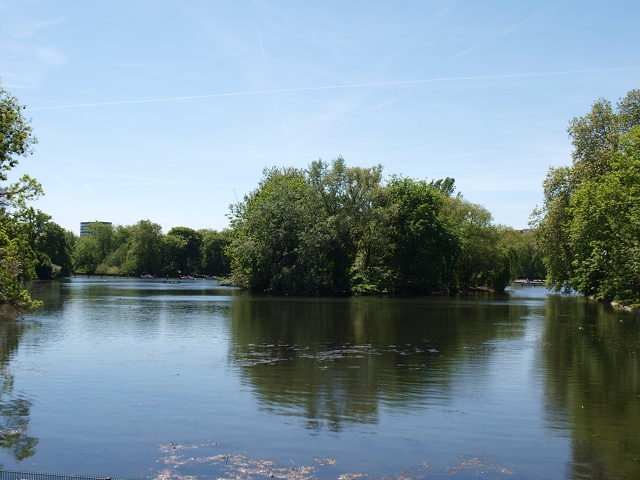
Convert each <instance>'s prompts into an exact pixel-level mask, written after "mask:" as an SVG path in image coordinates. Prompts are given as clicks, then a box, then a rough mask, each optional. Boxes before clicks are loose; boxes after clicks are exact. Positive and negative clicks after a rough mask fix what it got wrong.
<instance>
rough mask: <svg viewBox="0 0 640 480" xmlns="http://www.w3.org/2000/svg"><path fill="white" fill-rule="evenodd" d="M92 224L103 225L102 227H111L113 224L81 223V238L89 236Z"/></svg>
mask: <svg viewBox="0 0 640 480" xmlns="http://www.w3.org/2000/svg"><path fill="white" fill-rule="evenodd" d="M92 223H101V224H102V225H111V222H99V221H97V220H95V221H93V222H80V236H81V237H86V236H87V235H89V230H88V229H89V225H91V224H92Z"/></svg>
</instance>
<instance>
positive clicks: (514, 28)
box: [453, 0, 579, 60]
mask: <svg viewBox="0 0 640 480" xmlns="http://www.w3.org/2000/svg"><path fill="white" fill-rule="evenodd" d="M577 1H579V0H567V1H564V2H560V3H557V4H555V5H551V6H549V7H546V8H543V9H542V10H539V11H537V12H535V13H533V14H532V15H529V16H528V17H527V18H525V19H524V20H522V21H521V22H518V23H515V24H514V25H512V26H510V27H508V28H506V29H505V30H503V31H502V32H499V33H497V34H495V35H493V36H491V37H489V38H488V39H486V40H483V41H482V42H480V43H477V44H475V45H473V46H471V47H469V48H467V49H466V50H463V51H462V52H460V53H458V54H457V55H456V56H455V57H454V58H453V59H454V60H458V59H460V58H461V57H464V56H465V55H468V54H469V53H471V52H473V51H475V50H478V49H480V48H482V47H484V46H485V45H488V44H490V43H493V42H495V41H496V40H499V39H500V38H502V37H506V36H508V35H510V34H512V33H514V32H516V31H517V30H519V29H520V28H522V26H524V25H526V24H527V23H529V22H530V21H531V20H533V19H534V18H536V17H539V16H541V15H544V14H545V13H547V12H550V11H552V10H556V9H558V8H561V7H564V6H565V5H568V4H570V3H575V2H577Z"/></svg>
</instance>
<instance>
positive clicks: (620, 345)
mask: <svg viewBox="0 0 640 480" xmlns="http://www.w3.org/2000/svg"><path fill="white" fill-rule="evenodd" d="M34 290H35V295H36V296H37V297H39V298H41V299H43V300H44V301H45V307H43V308H42V309H40V310H38V311H37V312H35V313H33V314H28V315H24V316H22V317H21V318H18V319H14V320H11V319H6V318H3V319H2V320H1V321H0V348H1V350H0V395H1V396H0V468H4V469H16V470H27V471H36V472H49V473H67V474H82V475H94V476H104V477H106V476H111V477H128V478H159V479H163V478H184V477H190V478H192V477H196V478H203V479H204V478H270V477H274V478H345V479H346V478H383V477H384V478H431V477H440V476H445V477H453V478H476V477H487V478H508V477H514V476H517V477H518V478H530V479H543V478H549V479H557V478H621V479H622V478H640V323H639V321H638V318H637V317H636V315H635V314H631V313H626V312H622V311H617V310H613V309H612V308H609V307H607V306H604V305H600V304H597V303H592V302H587V301H585V300H584V299H582V298H579V297H562V296H559V295H553V294H549V293H548V292H547V291H546V290H544V289H543V288H540V287H536V288H533V287H524V288H523V287H517V288H515V289H513V290H511V291H508V292H507V293H506V294H503V295H497V294H495V295H494V294H473V295H460V296H452V297H430V298H417V299H392V298H349V299H315V298H313V299H309V298H302V299H300V298H272V297H256V296H250V295H248V294H247V293H245V292H242V291H240V290H236V289H233V288H228V287H221V286H219V285H218V284H217V283H215V282H211V281H203V280H197V281H187V282H184V281H183V282H182V283H163V282H162V281H161V280H137V279H136V280H126V279H117V280H103V279H99V278H96V279H80V278H77V279H72V280H69V281H64V282H56V283H45V284H38V285H36V286H35V287H34Z"/></svg>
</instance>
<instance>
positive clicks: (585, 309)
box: [541, 298, 640, 478]
mask: <svg viewBox="0 0 640 480" xmlns="http://www.w3.org/2000/svg"><path fill="white" fill-rule="evenodd" d="M546 307H547V319H546V322H545V329H544V340H545V345H546V347H545V348H544V349H543V351H542V355H541V362H542V365H543V370H544V373H545V376H544V378H545V390H546V391H545V396H546V399H547V405H546V407H547V411H546V413H547V415H548V419H549V420H550V426H551V428H555V427H556V425H557V422H558V419H561V418H563V417H564V418H565V419H566V422H567V423H568V425H569V427H570V429H569V430H570V436H571V450H572V459H571V461H570V462H569V471H568V472H567V477H569V478H640V427H639V426H640V323H639V322H638V318H637V316H636V315H635V314H632V313H628V312H624V311H621V310H616V309H614V308H612V307H610V306H607V305H603V304H600V303H596V302H589V301H586V300H584V299H582V298H568V299H558V298H550V299H549V300H548V301H547V304H546Z"/></svg>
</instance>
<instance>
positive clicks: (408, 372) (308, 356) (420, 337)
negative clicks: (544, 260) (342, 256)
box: [231, 297, 528, 431]
mask: <svg viewBox="0 0 640 480" xmlns="http://www.w3.org/2000/svg"><path fill="white" fill-rule="evenodd" d="M527 311H528V309H527V307H525V306H518V305H513V304H507V303H504V304H501V305H495V304H491V303H489V302H488V303H487V304H486V305H485V304H482V303H481V302H451V301H449V299H447V298H441V299H436V298H430V299H426V300H425V299H422V300H398V299H375V298H350V299H300V298H298V299H285V298H273V297H258V298H255V297H254V298H242V299H240V298H239V299H237V300H235V301H234V302H233V303H232V318H233V322H232V327H231V334H232V342H233V347H232V350H231V360H232V361H233V362H234V363H236V364H238V365H240V366H241V367H243V368H242V372H243V375H244V378H245V379H247V380H248V381H249V382H250V383H251V385H252V386H253V387H254V388H255V391H256V394H257V395H258V396H259V399H260V401H261V403H262V405H263V407H264V408H267V409H270V410H273V411H275V412H279V413H283V414H288V415H294V416H301V417H303V418H305V419H306V423H305V426H306V427H307V428H309V429H311V430H314V429H318V430H319V429H322V428H328V429H329V430H331V431H339V430H341V429H342V428H343V427H344V425H345V424H356V423H357V424H368V423H376V422H377V421H378V417H379V408H380V405H381V404H383V405H386V406H390V407H394V408H396V407H398V408H404V409H406V408H410V409H415V408H428V407H430V406H433V405H446V404H449V403H451V382H452V375H453V373H454V372H455V371H457V370H458V366H459V365H460V363H465V364H467V361H468V357H473V361H472V363H471V366H469V368H472V369H477V370H481V369H482V368H483V365H486V362H487V361H488V359H489V357H490V355H491V353H492V350H491V349H490V348H486V344H487V342H488V341H489V340H493V339H495V338H496V337H500V338H506V337H509V336H514V335H515V336H521V335H522V333H523V330H524V327H523V325H524V324H523V322H522V321H521V320H520V318H521V317H523V316H525V315H526V313H527ZM496 315H498V316H499V318H500V320H501V321H496ZM502 320H506V322H505V321H502ZM468 347H471V348H468ZM476 347H477V348H476Z"/></svg>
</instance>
